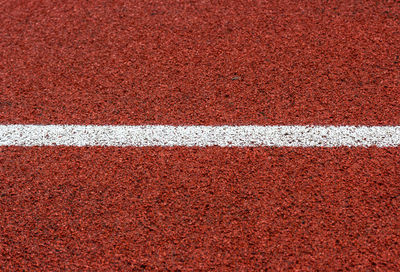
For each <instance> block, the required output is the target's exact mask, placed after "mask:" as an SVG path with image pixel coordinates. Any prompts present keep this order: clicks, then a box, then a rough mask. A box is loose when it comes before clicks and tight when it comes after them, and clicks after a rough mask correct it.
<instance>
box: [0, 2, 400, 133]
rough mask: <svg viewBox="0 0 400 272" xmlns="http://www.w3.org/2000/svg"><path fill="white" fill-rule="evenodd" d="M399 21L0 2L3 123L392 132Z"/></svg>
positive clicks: (371, 9)
mask: <svg viewBox="0 0 400 272" xmlns="http://www.w3.org/2000/svg"><path fill="white" fill-rule="evenodd" d="M396 2H397V3H396ZM399 14H400V3H398V1H349V0H345V1H329V2H327V1H297V0H295V1H240V0H235V1H231V0H228V1H176V0H169V1H164V0H163V1H161V0H159V1H147V0H146V1H132V2H131V3H128V1H122V0H121V1H87V2H86V1H28V0H14V1H2V4H1V5H0V78H1V81H0V89H1V93H0V110H1V112H0V122H1V123H16V122H18V123H74V124H78V123H79V124H83V123H85V124H89V123H91V124H94V123H96V124H104V123H107V124H143V123H146V124H232V123H235V124H255V123H257V124H356V125H357V124H365V125H376V124H399V123H400V91H399V88H400V76H399V75H400V60H399V55H400V53H399V52H400V18H399V16H400V15H399Z"/></svg>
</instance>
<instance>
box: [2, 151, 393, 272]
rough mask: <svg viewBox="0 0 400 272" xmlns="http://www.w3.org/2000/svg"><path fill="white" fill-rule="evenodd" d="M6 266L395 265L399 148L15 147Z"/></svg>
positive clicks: (5, 182) (7, 183) (6, 201)
mask: <svg viewBox="0 0 400 272" xmlns="http://www.w3.org/2000/svg"><path fill="white" fill-rule="evenodd" d="M1 152H2V154H3V158H2V159H1V161H0V165H1V166H2V171H1V175H0V179H1V180H2V182H1V183H0V189H1V192H2V195H1V198H0V201H1V202H0V208H1V210H2V213H1V216H0V225H1V229H0V231H1V238H0V239H1V240H0V242H1V244H2V247H1V257H0V267H2V268H3V269H4V270H9V271H15V270H19V271H20V270H22V269H25V270H28V271H32V270H35V269H37V270H39V268H40V269H41V270H46V271H54V270H57V269H60V270H76V271H82V270H85V269H89V268H90V270H91V271H93V270H96V271H98V270H103V271H132V270H133V271H136V270H135V269H138V270H140V269H141V268H144V269H143V270H145V271H154V270H158V271H167V270H169V271H177V270H178V269H180V270H181V271H199V270H203V271H210V270H217V271H261V270H263V269H266V270H267V271H293V270H296V271H339V270H340V269H342V271H366V270H368V269H370V270H371V271H395V270H398V268H399V267H400V261H399V258H398V256H399V255H400V247H399V244H400V221H399V218H400V183H399V180H400V171H399V169H400V149H399V148H392V149H391V148H387V149H386V148H314V149H301V148H299V149H296V148H60V147H44V148H17V147H9V148H2V149H1Z"/></svg>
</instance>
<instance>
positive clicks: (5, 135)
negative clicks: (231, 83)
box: [0, 125, 400, 147]
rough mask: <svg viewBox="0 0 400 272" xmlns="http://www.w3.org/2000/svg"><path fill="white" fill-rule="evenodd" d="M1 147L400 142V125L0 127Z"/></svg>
mask: <svg viewBox="0 0 400 272" xmlns="http://www.w3.org/2000/svg"><path fill="white" fill-rule="evenodd" d="M0 146H136V147H145V146H166V147H167V146H188V147H190V146H201V147H205V146H221V147H256V146H276V147H284V146H287V147H336V146H365V147H368V146H378V147H396V146H400V126H164V125H144V126H95V125H0Z"/></svg>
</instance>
